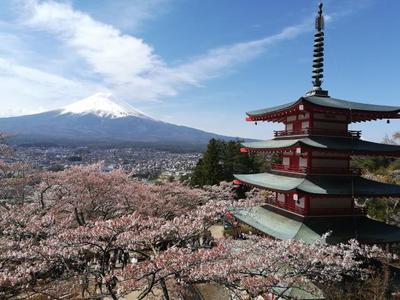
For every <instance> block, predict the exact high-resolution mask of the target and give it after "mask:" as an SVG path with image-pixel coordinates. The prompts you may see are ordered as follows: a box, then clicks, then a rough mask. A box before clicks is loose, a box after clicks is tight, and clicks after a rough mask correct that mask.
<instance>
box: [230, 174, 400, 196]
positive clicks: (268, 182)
mask: <svg viewBox="0 0 400 300" xmlns="http://www.w3.org/2000/svg"><path fill="white" fill-rule="evenodd" d="M234 177H235V178H236V180H237V181H236V184H239V183H240V184H242V185H247V186H251V187H257V188H260V189H265V190H270V191H273V192H280V193H298V194H304V195H315V196H323V197H324V198H325V197H350V196H351V197H373V198H386V197H400V186H398V185H394V184H388V183H382V182H377V181H373V180H369V179H366V178H363V177H359V176H332V175H319V176H305V177H302V176H292V175H288V174H286V175H284V174H274V173H259V174H235V175H234Z"/></svg>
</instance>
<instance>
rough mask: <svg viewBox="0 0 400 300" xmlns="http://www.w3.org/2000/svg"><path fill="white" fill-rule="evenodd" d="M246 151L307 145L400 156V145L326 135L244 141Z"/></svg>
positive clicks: (322, 148) (325, 148) (335, 149)
mask: <svg viewBox="0 0 400 300" xmlns="http://www.w3.org/2000/svg"><path fill="white" fill-rule="evenodd" d="M242 146H243V147H244V148H245V150H246V151H250V152H257V151H268V150H271V151H275V150H285V149H288V148H293V147H298V146H305V147H311V148H315V149H320V150H323V151H325V150H334V151H343V152H352V153H353V154H358V155H379V154H384V155H386V156H388V155H389V156H400V146H399V145H388V144H381V143H374V142H369V141H364V140H360V139H351V138H346V137H325V136H310V137H299V138H291V139H282V138H281V139H273V140H268V141H259V142H249V143H242Z"/></svg>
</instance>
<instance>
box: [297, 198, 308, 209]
mask: <svg viewBox="0 0 400 300" xmlns="http://www.w3.org/2000/svg"><path fill="white" fill-rule="evenodd" d="M305 202H306V197H304V196H303V197H299V198H298V199H297V200H296V201H295V203H296V207H300V208H304V207H305Z"/></svg>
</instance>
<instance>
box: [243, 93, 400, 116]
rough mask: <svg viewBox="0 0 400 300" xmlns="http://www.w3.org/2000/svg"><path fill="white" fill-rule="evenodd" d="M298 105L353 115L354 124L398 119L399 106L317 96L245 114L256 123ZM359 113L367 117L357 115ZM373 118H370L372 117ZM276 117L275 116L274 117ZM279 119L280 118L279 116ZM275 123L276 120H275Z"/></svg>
mask: <svg viewBox="0 0 400 300" xmlns="http://www.w3.org/2000/svg"><path fill="white" fill-rule="evenodd" d="M300 103H304V104H306V105H307V104H311V105H312V106H316V107H320V108H324V109H325V110H324V111H326V110H327V109H330V110H336V111H337V110H343V111H345V112H346V113H347V114H350V115H351V116H353V115H354V119H353V118H352V120H353V121H354V122H357V121H364V120H371V119H381V118H400V115H399V112H400V106H387V105H375V104H368V103H360V102H354V101H347V100H341V99H336V98H331V97H318V96H304V97H300V98H299V99H298V100H297V101H293V102H289V103H287V104H283V105H279V106H274V107H270V108H264V109H259V110H254V111H249V112H247V113H246V114H247V115H248V116H249V119H248V120H249V121H257V120H264V119H272V120H274V117H275V116H274V117H272V116H271V115H275V114H278V113H282V112H287V111H288V110H293V109H295V108H296V107H297V106H298V105H299V104H300ZM360 113H363V114H367V115H368V116H367V115H363V116H361V115H359V114H360ZM373 114H374V115H375V116H372V115H373ZM276 117H277V116H276ZM280 117H281V116H280ZM275 121H277V120H275Z"/></svg>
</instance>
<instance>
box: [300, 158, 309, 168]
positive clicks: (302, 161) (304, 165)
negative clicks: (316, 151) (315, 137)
mask: <svg viewBox="0 0 400 300" xmlns="http://www.w3.org/2000/svg"><path fill="white" fill-rule="evenodd" d="M299 166H300V167H301V168H307V167H308V159H307V158H306V157H300V159H299Z"/></svg>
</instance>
